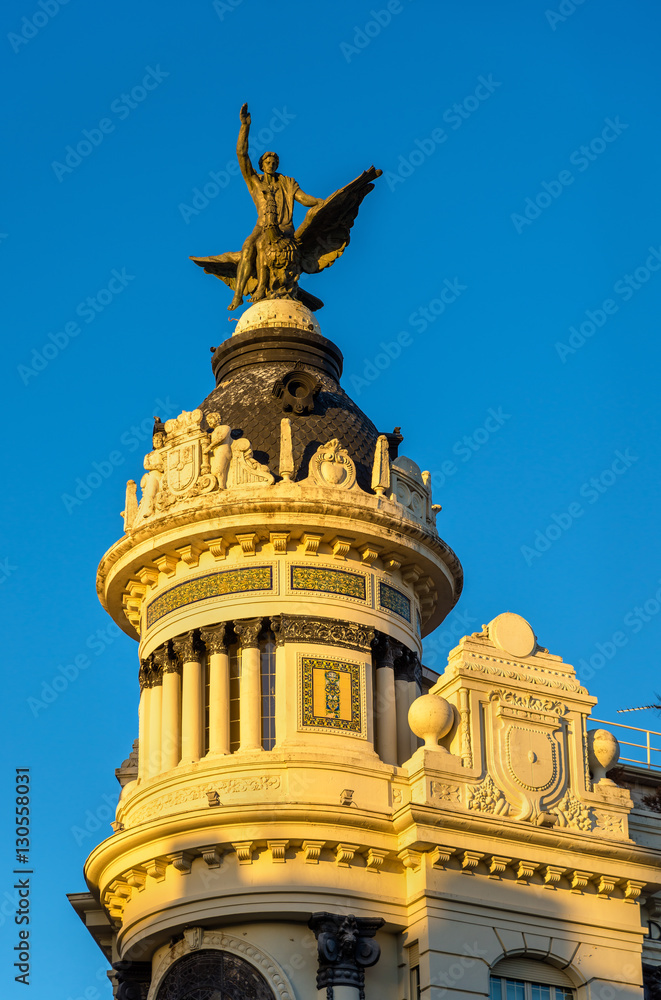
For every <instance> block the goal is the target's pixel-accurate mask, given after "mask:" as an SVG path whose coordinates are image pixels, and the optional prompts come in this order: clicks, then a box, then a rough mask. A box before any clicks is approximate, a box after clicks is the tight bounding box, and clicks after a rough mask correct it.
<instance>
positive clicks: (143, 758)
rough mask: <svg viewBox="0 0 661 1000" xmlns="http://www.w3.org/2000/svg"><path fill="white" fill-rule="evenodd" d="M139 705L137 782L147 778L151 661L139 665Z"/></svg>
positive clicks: (144, 661)
mask: <svg viewBox="0 0 661 1000" xmlns="http://www.w3.org/2000/svg"><path fill="white" fill-rule="evenodd" d="M138 676H139V680H140V704H139V706H138V781H144V780H145V779H146V778H148V777H149V715H150V700H151V660H150V659H147V660H143V661H142V663H141V664H140V673H139V675H138Z"/></svg>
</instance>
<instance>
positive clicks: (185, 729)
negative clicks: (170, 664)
mask: <svg viewBox="0 0 661 1000" xmlns="http://www.w3.org/2000/svg"><path fill="white" fill-rule="evenodd" d="M172 645H173V646H174V651H175V653H176V654H177V656H178V657H179V660H180V661H181V663H182V677H181V763H182V764H190V763H191V762H192V761H196V760H199V759H200V757H201V756H202V752H203V743H204V711H203V705H204V691H203V687H202V653H201V651H200V649H199V648H198V646H197V645H196V643H195V634H194V633H193V632H187V633H186V634H185V635H179V636H177V638H176V639H173V640H172Z"/></svg>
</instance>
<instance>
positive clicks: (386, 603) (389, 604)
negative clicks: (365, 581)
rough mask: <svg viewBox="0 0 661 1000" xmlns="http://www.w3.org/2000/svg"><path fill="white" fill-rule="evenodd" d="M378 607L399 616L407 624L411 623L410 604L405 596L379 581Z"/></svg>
mask: <svg viewBox="0 0 661 1000" xmlns="http://www.w3.org/2000/svg"><path fill="white" fill-rule="evenodd" d="M379 606H380V607H382V608H386V609H387V610H388V611H394V612H395V614H396V615H401V617H402V618H405V619H406V621H407V622H410V621H411V602H410V601H409V599H408V597H407V596H406V594H403V593H402V592H401V590H397V589H396V588H395V587H391V586H390V584H389V583H383V581H379Z"/></svg>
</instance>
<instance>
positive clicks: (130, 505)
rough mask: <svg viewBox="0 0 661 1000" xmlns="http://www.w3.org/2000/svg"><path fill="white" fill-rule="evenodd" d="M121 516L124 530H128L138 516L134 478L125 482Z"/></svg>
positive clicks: (136, 490)
mask: <svg viewBox="0 0 661 1000" xmlns="http://www.w3.org/2000/svg"><path fill="white" fill-rule="evenodd" d="M121 516H122V517H123V518H124V531H128V530H129V528H131V527H132V526H133V522H134V521H135V519H136V517H137V516H138V487H137V486H136V482H135V479H129V481H128V482H127V484H126V499H125V500H124V510H123V511H122V514H121Z"/></svg>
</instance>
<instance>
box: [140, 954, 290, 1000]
mask: <svg viewBox="0 0 661 1000" xmlns="http://www.w3.org/2000/svg"><path fill="white" fill-rule="evenodd" d="M156 1000H274V995H273V992H272V991H271V988H270V986H269V984H268V983H267V982H266V980H265V979H264V976H262V974H261V972H258V970H257V969H256V968H255V966H254V965H251V964H250V962H246V960H245V959H243V958H239V956H238V955H232V954H230V952H227V951H216V950H215V949H211V948H205V949H202V950H200V951H196V952H193V954H192V955H186V956H185V957H184V958H180V959H179V961H178V962H175V963H174V965H173V966H172V968H171V969H170V970H169V972H168V973H167V974H166V976H165V978H164V979H163V982H162V983H161V985H160V987H159V989H158V993H157V994H156Z"/></svg>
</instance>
